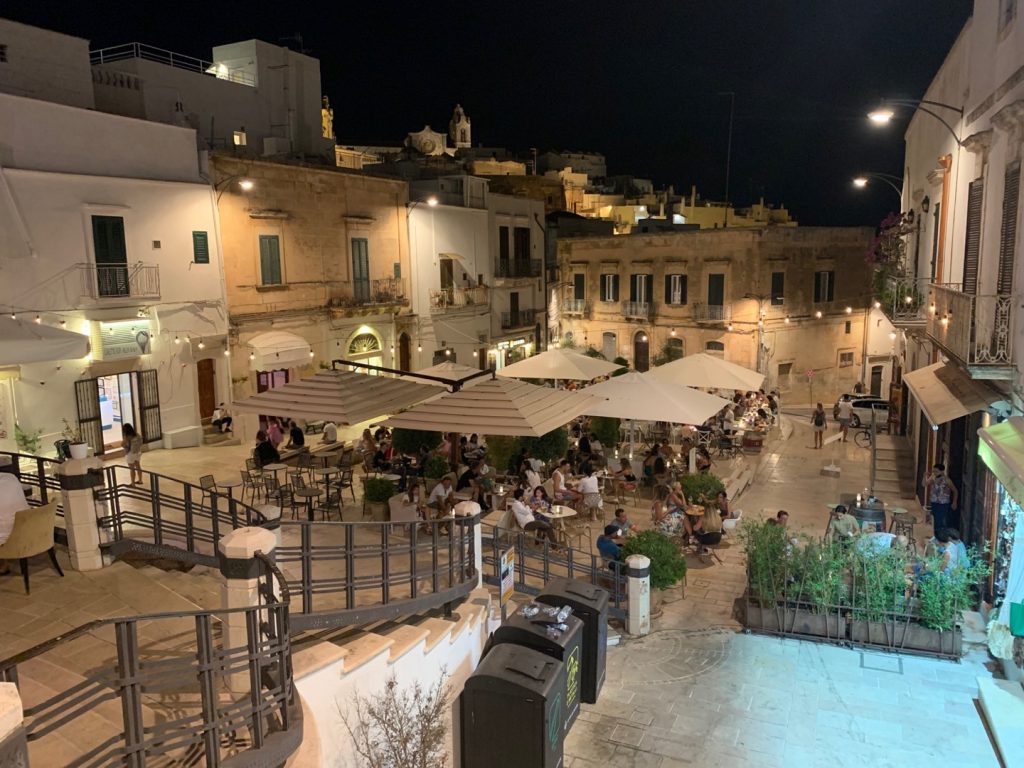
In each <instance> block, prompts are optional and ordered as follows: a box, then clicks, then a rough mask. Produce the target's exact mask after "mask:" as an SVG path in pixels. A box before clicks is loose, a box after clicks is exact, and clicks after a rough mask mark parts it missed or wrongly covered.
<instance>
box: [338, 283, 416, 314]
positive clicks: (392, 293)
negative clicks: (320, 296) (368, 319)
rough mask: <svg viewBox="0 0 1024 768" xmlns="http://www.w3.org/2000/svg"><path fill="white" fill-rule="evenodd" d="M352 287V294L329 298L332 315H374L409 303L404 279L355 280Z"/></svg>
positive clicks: (392, 310)
mask: <svg viewBox="0 0 1024 768" xmlns="http://www.w3.org/2000/svg"><path fill="white" fill-rule="evenodd" d="M352 287H353V291H354V293H355V295H354V296H351V297H348V296H345V297H335V298H332V299H331V300H330V302H329V305H328V306H330V308H331V312H332V315H334V316H336V317H352V316H354V315H375V314H381V313H387V312H396V311H397V310H398V309H399V308H401V307H405V306H408V305H409V299H408V297H407V292H406V288H405V281H404V280H402V279H401V278H398V277H384V278H380V279H378V280H362V281H361V280H356V281H355V282H354V283H353V284H352Z"/></svg>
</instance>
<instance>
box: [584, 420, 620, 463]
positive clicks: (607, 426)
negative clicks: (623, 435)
mask: <svg viewBox="0 0 1024 768" xmlns="http://www.w3.org/2000/svg"><path fill="white" fill-rule="evenodd" d="M620 424H621V422H620V421H619V420H618V419H616V418H614V417H612V416H592V417H591V418H590V434H592V435H593V436H594V437H596V438H597V439H598V440H600V441H601V445H603V446H604V447H605V449H606V455H610V451H611V450H612V449H613V448H614V447H615V446H617V445H618V444H619V426H620Z"/></svg>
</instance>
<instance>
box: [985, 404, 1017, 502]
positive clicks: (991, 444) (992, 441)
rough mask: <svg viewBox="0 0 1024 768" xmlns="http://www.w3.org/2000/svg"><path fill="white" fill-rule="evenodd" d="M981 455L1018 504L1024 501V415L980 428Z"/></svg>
mask: <svg viewBox="0 0 1024 768" xmlns="http://www.w3.org/2000/svg"><path fill="white" fill-rule="evenodd" d="M978 437H980V438H981V441H980V442H979V443H978V456H979V457H981V460H982V461H984V462H985V465H986V466H987V467H988V468H989V470H991V472H992V474H993V475H995V476H996V478H997V479H998V480H999V482H1000V483H1002V484H1003V487H1004V488H1005V489H1006V491H1007V493H1009V494H1010V495H1011V496H1012V497H1013V498H1014V499H1016V500H1017V503H1018V504H1021V505H1024V417H1021V416H1011V417H1010V418H1009V419H1007V420H1006V421H1004V422H1003V423H1002V424H993V425H992V426H990V427H984V428H983V429H979V430H978Z"/></svg>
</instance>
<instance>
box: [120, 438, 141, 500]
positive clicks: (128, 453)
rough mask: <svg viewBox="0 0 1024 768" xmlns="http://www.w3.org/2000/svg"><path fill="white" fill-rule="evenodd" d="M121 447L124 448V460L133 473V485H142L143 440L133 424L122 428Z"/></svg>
mask: <svg viewBox="0 0 1024 768" xmlns="http://www.w3.org/2000/svg"><path fill="white" fill-rule="evenodd" d="M121 447H122V448H124V460H125V462H127V464H128V471H129V472H130V473H131V480H132V485H142V438H141V437H140V436H139V433H138V432H136V431H135V427H133V426H132V425H131V424H125V425H124V426H123V427H121ZM136 476H138V478H139V479H138V480H136V479H135V478H136Z"/></svg>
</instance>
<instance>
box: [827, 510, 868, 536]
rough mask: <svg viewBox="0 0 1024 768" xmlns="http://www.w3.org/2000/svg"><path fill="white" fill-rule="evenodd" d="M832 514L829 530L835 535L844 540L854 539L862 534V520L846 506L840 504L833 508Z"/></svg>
mask: <svg viewBox="0 0 1024 768" xmlns="http://www.w3.org/2000/svg"><path fill="white" fill-rule="evenodd" d="M832 515H833V517H832V520H831V521H830V523H829V531H830V532H831V533H832V535H833V536H835V537H837V538H838V539H840V540H841V541H842V540H849V539H853V538H855V537H856V536H859V535H860V522H859V521H858V520H857V518H855V517H854V516H853V515H851V514H850V513H849V512H848V511H847V510H846V507H845V506H843V505H842V504H839V505H838V506H837V507H836V508H835V509H833V510H832Z"/></svg>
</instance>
